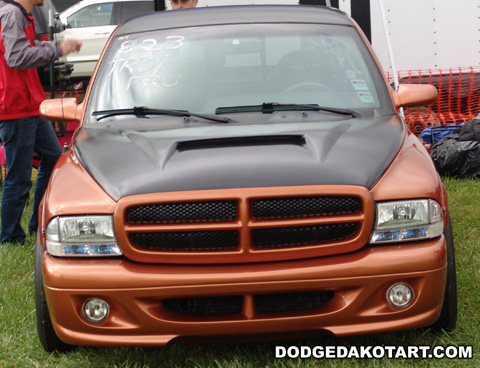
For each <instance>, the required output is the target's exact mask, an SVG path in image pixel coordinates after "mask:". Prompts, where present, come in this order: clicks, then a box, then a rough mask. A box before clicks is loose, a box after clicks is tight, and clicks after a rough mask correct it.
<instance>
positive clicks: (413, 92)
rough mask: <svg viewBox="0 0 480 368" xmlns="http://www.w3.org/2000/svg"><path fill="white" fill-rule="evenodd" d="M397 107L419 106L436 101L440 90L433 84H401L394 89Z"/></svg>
mask: <svg viewBox="0 0 480 368" xmlns="http://www.w3.org/2000/svg"><path fill="white" fill-rule="evenodd" d="M393 93H394V96H393V97H394V102H395V107H396V108H400V107H417V106H425V105H430V104H432V103H434V102H435V101H436V100H437V96H438V92H437V88H436V87H435V86H432V85H431V84H400V85H399V86H398V90H397V91H394V92H393Z"/></svg>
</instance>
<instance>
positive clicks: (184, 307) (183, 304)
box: [163, 296, 243, 316]
mask: <svg viewBox="0 0 480 368" xmlns="http://www.w3.org/2000/svg"><path fill="white" fill-rule="evenodd" d="M242 304H243V297H242V296H224V297H204V298H178V299H166V300H164V301H163V305H164V306H165V308H167V309H168V310H171V311H173V312H176V313H181V314H188V315H194V316H218V315H228V314H239V313H241V312H242Z"/></svg>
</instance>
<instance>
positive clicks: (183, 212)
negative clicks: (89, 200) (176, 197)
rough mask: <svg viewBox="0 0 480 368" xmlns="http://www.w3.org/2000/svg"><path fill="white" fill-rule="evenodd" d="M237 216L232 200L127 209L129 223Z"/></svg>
mask: <svg viewBox="0 0 480 368" xmlns="http://www.w3.org/2000/svg"><path fill="white" fill-rule="evenodd" d="M236 217H237V206H236V202H234V201H211V202H185V203H183V202H181V203H164V204H163V203H162V204H152V205H145V206H138V207H132V208H129V209H128V213H127V221H128V222H129V223H131V224H166V223H189V222H219V221H233V220H234V219H235V218H236Z"/></svg>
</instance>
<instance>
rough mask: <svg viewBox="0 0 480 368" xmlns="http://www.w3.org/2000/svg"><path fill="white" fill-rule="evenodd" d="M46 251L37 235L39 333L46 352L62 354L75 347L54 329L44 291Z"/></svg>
mask: <svg viewBox="0 0 480 368" xmlns="http://www.w3.org/2000/svg"><path fill="white" fill-rule="evenodd" d="M44 251H45V250H44V248H43V247H42V246H41V245H40V240H39V236H38V234H37V241H36V243H35V309H36V311H35V313H36V316H37V333H38V337H39V339H40V343H41V344H42V346H43V348H44V349H45V351H47V352H49V353H51V352H54V351H57V352H60V353H61V352H66V351H70V350H72V349H73V348H74V346H73V345H69V344H67V343H64V342H63V341H62V340H60V338H59V337H58V336H57V334H56V333H55V330H54V329H53V325H52V321H51V319H50V314H49V312H48V305H47V301H46V300H45V292H44V289H43V275H42V254H43V252H44Z"/></svg>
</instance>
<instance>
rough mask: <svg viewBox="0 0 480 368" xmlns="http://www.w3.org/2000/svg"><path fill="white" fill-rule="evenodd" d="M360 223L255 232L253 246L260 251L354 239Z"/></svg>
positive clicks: (258, 230)
mask: <svg viewBox="0 0 480 368" xmlns="http://www.w3.org/2000/svg"><path fill="white" fill-rule="evenodd" d="M359 227H360V226H359V224H358V223H347V224H329V225H316V226H301V227H284V228H274V229H256V230H254V231H253V234H252V235H253V246H254V248H258V249H271V248H288V247H301V246H308V245H316V244H325V243H331V242H337V241H341V240H346V239H349V238H351V237H353V236H354V235H355V234H356V233H357V231H358V229H359Z"/></svg>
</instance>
